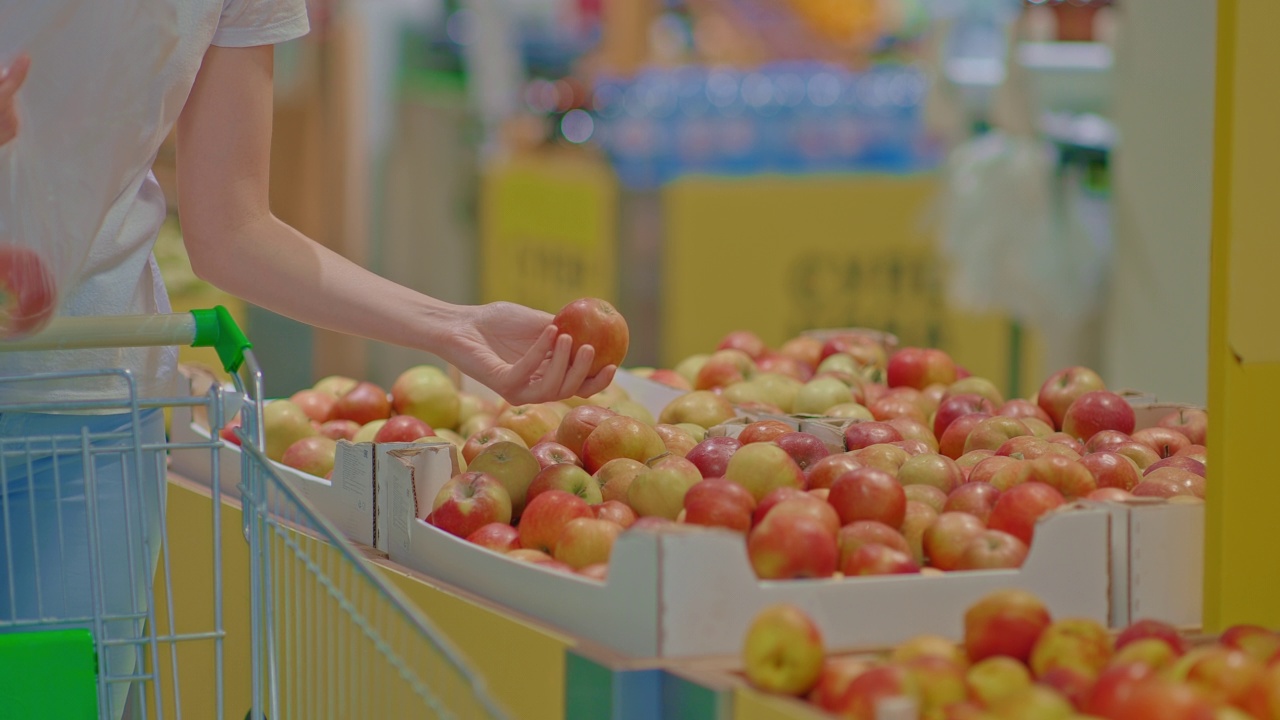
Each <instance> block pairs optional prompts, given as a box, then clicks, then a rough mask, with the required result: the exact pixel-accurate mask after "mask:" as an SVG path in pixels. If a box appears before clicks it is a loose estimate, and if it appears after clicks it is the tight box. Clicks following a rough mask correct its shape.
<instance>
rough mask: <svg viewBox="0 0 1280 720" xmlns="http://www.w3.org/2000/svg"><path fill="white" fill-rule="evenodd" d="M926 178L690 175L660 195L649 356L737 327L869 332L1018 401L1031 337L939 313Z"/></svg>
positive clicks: (671, 353)
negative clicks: (945, 359)
mask: <svg viewBox="0 0 1280 720" xmlns="http://www.w3.org/2000/svg"><path fill="white" fill-rule="evenodd" d="M936 194H937V180H936V179H935V178H934V177H932V176H925V175H920V176H910V177H886V176H856V177H853V176H845V177H834V176H833V177H813V178H786V177H756V178H746V179H740V180H730V179H725V178H693V179H688V180H683V181H680V182H678V183H675V184H673V185H672V186H671V187H670V188H669V189H668V190H666V191H665V193H664V197H663V200H664V203H663V204H664V215H665V226H666V238H665V245H664V253H665V256H664V267H663V272H664V277H665V280H666V282H665V284H664V295H663V298H662V308H663V309H662V322H661V325H662V328H663V334H662V343H663V345H662V358H663V362H664V364H667V365H673V364H675V363H676V362H678V361H679V360H680V359H681V358H684V357H687V356H689V355H691V354H694V353H699V352H707V351H708V350H710V349H711V348H713V347H715V344H716V343H717V342H718V341H719V339H720V338H721V337H723V336H724V335H725V334H726V333H728V332H730V331H732V330H739V329H749V330H754V331H755V332H757V333H759V334H760V335H761V337H762V338H763V339H764V340H765V341H766V342H768V343H769V344H771V345H775V346H776V345H777V344H779V343H781V342H783V341H784V340H786V339H787V338H790V337H793V336H795V335H798V334H799V333H800V332H801V331H803V330H807V329H812V328H827V327H869V328H875V329H879V330H886V331H888V332H892V333H894V334H896V335H898V336H899V338H900V340H901V342H902V344H903V345H904V346H910V345H923V346H932V347H941V348H944V349H947V350H949V351H951V352H952V354H953V355H954V356H955V357H956V360H957V361H958V362H959V363H961V364H962V365H964V366H966V367H967V368H968V369H969V370H970V371H971V372H973V373H974V374H977V375H982V376H984V377H987V378H989V379H991V380H993V381H994V382H996V383H997V384H1000V385H1005V386H1008V385H1010V384H1011V382H1014V381H1015V380H1016V383H1017V386H1018V387H1016V388H1014V391H1015V392H1016V393H1017V394H1019V395H1025V394H1027V393H1028V392H1030V391H1033V390H1034V389H1035V388H1034V387H1033V383H1034V382H1035V380H1036V379H1037V378H1038V377H1039V375H1040V370H1039V368H1038V364H1037V363H1035V362H1032V361H1031V359H1032V358H1035V357H1037V356H1038V353H1037V346H1036V343H1035V342H1034V339H1033V338H1028V339H1027V340H1023V341H1020V340H1019V337H1018V335H1017V333H1015V332H1012V331H1011V325H1010V323H1009V322H1008V321H1007V320H1006V319H1003V318H1000V317H992V316H975V315H969V314H964V313H957V312H955V311H953V310H952V309H950V308H949V307H948V302H947V298H946V289H945V284H944V276H943V272H944V268H943V266H942V264H941V263H940V261H939V259H938V257H937V254H936V251H935V249H934V240H933V235H932V234H931V228H930V227H929V217H930V211H931V206H932V203H933V199H934V197H935V196H936Z"/></svg>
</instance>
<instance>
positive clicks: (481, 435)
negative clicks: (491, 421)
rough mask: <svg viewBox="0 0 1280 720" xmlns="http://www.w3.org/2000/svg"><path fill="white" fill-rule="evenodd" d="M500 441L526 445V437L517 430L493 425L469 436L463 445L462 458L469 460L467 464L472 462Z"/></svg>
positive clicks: (521, 445)
mask: <svg viewBox="0 0 1280 720" xmlns="http://www.w3.org/2000/svg"><path fill="white" fill-rule="evenodd" d="M500 442H509V443H515V444H516V445H519V446H520V447H526V446H525V442H524V439H523V438H521V437H520V436H519V435H517V434H515V431H513V430H508V429H507V428H500V427H491V428H488V429H486V430H481V431H479V432H477V433H476V434H474V435H472V436H471V437H469V438H467V440H466V442H465V443H463V445H462V459H463V460H465V461H467V464H471V462H472V461H473V460H475V459H476V457H477V456H479V455H480V453H482V452H484V451H485V450H486V449H487V448H489V447H492V446H493V445H496V444H497V443H500Z"/></svg>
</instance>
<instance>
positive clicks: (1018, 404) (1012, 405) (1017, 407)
mask: <svg viewBox="0 0 1280 720" xmlns="http://www.w3.org/2000/svg"><path fill="white" fill-rule="evenodd" d="M992 414H993V415H1004V416H1005V417H1011V418H1018V419H1019V420H1022V419H1024V418H1033V419H1035V420H1039V421H1041V422H1043V423H1046V424H1048V425H1050V426H1053V418H1052V417H1050V416H1049V413H1047V412H1045V411H1044V408H1042V407H1040V406H1039V405H1037V404H1035V403H1033V402H1031V401H1030V400H1023V399H1021V398H1015V399H1013V400H1007V401H1005V403H1004V404H1003V405H1001V406H1000V407H999V408H997V409H996V411H995V412H994V413H992Z"/></svg>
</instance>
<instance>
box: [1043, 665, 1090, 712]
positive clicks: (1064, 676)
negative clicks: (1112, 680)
mask: <svg viewBox="0 0 1280 720" xmlns="http://www.w3.org/2000/svg"><path fill="white" fill-rule="evenodd" d="M1093 681H1094V678H1093V677H1091V676H1089V675H1086V674H1085V673H1083V672H1081V671H1079V670H1076V669H1074V668H1069V667H1055V668H1051V669H1049V670H1048V671H1046V672H1045V673H1044V674H1043V675H1041V676H1040V677H1039V678H1037V682H1038V683H1039V684H1041V685H1043V686H1045V687H1047V688H1049V689H1050V690H1053V691H1054V692H1056V693H1057V694H1058V695H1060V696H1061V697H1063V698H1065V699H1066V700H1067V702H1069V703H1071V707H1073V708H1076V709H1079V708H1080V707H1082V706H1083V705H1084V703H1085V702H1086V701H1087V700H1088V699H1089V693H1090V692H1092V691H1093Z"/></svg>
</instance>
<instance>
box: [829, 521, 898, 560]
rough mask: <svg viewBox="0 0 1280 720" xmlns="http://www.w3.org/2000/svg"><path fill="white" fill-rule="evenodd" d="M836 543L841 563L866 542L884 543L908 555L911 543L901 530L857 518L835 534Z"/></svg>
mask: <svg viewBox="0 0 1280 720" xmlns="http://www.w3.org/2000/svg"><path fill="white" fill-rule="evenodd" d="M836 543H837V546H838V547H839V549H840V564H841V565H843V564H844V563H845V561H846V560H848V558H849V556H850V555H852V554H853V553H854V552H856V551H857V550H858V548H860V547H862V546H863V545H867V544H874V545H884V546H885V547H888V548H892V549H894V550H897V551H898V552H901V553H906V554H908V555H909V554H910V553H911V545H910V544H909V543H908V542H907V539H906V537H904V536H903V534H902V533H901V532H898V530H897V529H896V528H891V527H889V526H888V525H885V524H884V523H882V522H876V521H875V520H858V521H856V522H852V523H849V524H848V525H845V526H844V527H842V528H840V532H839V533H837V534H836Z"/></svg>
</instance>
